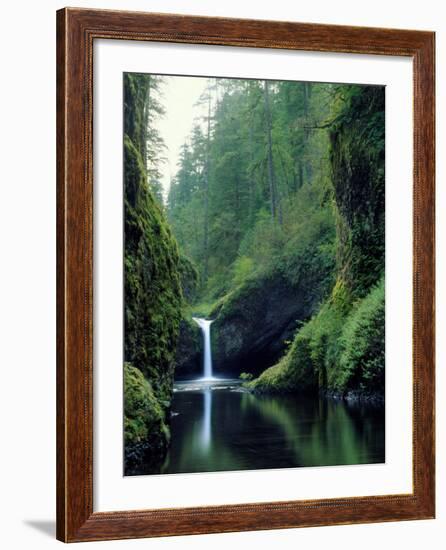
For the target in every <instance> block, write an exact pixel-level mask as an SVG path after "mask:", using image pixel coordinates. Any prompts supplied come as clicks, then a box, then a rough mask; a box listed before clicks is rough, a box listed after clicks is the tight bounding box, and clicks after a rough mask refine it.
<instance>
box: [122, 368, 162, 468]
mask: <svg viewBox="0 0 446 550" xmlns="http://www.w3.org/2000/svg"><path fill="white" fill-rule="evenodd" d="M169 437H170V436H169V428H168V427H167V424H166V412H165V407H164V406H163V405H162V404H161V403H160V402H159V401H158V399H157V398H156V396H155V393H154V391H153V388H152V386H151V384H150V383H149V382H148V381H147V380H146V378H144V376H143V374H142V372H141V371H140V370H139V369H137V368H136V367H133V366H132V365H130V363H125V364H124V441H125V453H124V455H125V460H124V462H125V471H126V474H131V473H132V471H133V469H134V468H135V467H136V466H138V465H139V464H140V463H141V462H144V463H145V464H146V465H147V464H149V465H155V464H158V463H159V462H160V461H161V460H162V459H163V458H164V454H165V451H166V449H167V446H168V443H169Z"/></svg>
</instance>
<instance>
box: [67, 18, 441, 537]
mask: <svg viewBox="0 0 446 550" xmlns="http://www.w3.org/2000/svg"><path fill="white" fill-rule="evenodd" d="M434 50H435V46H434V33H432V32H427V31H426V32H424V31H411V30H394V29H377V28H360V27H343V26H331V25H315V24H303V23H289V22H271V21H255V20H236V19H224V18H207V17H192V16H182V15H166V14H151V13H132V12H124V11H122V12H115V11H98V10H90V9H77V8H65V9H63V10H60V11H59V12H58V13H57V70H58V74H57V116H58V121H57V148H58V160H57V178H58V182H57V212H58V214H57V215H58V218H57V231H58V244H57V257H58V265H57V282H58V288H57V300H58V306H57V308H58V309H57V315H58V317H57V329H58V337H57V344H58V348H57V437H58V442H57V537H58V538H59V539H60V540H63V541H66V542H74V541H91V540H107V539H124V538H137V537H151V536H167V535H184V534H199V533H215V532H227V531H243V530H256V529H278V528H290V527H304V526H317V525H335V524H346V523H364V522H379V521H392V520H410V519H427V518H433V517H434V510H435V473H434V465H435V453H434V89H435V86H434Z"/></svg>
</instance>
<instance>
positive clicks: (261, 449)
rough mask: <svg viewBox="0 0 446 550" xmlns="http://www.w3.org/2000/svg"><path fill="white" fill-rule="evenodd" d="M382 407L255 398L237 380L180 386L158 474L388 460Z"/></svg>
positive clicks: (282, 397) (323, 400) (296, 398)
mask: <svg viewBox="0 0 446 550" xmlns="http://www.w3.org/2000/svg"><path fill="white" fill-rule="evenodd" d="M384 424H385V423H384V407H377V406H376V405H366V404H357V403H356V404H348V403H346V402H344V401H334V400H331V399H326V398H322V397H321V398H319V397H314V398H309V397H301V396H296V395H274V396H271V395H255V394H251V393H248V392H246V391H244V390H243V388H241V386H240V383H239V382H238V381H232V380H220V381H208V382H206V381H195V382H192V381H190V382H184V383H177V384H176V385H175V389H174V398H173V402H172V421H171V446H170V450H169V453H168V455H167V457H166V460H165V462H164V464H163V465H162V466H161V468H160V469H158V470H157V471H147V470H146V469H145V468H144V466H143V465H142V466H141V472H140V473H145V474H147V473H166V474H174V473H192V472H213V471H225V470H226V471H227V470H252V469H264V468H295V467H301V466H331V465H341V464H372V463H380V462H384V461H385V437H384V436H385V434H384Z"/></svg>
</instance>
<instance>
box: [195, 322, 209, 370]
mask: <svg viewBox="0 0 446 550" xmlns="http://www.w3.org/2000/svg"><path fill="white" fill-rule="evenodd" d="M192 319H193V320H194V321H195V322H196V323H197V325H198V326H199V327H200V328H201V332H202V333H203V344H204V357H203V378H204V379H205V380H212V378H213V376H212V351H211V324H212V322H213V321H209V319H200V318H199V317H192Z"/></svg>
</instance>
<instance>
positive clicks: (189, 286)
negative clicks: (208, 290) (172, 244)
mask: <svg viewBox="0 0 446 550" xmlns="http://www.w3.org/2000/svg"><path fill="white" fill-rule="evenodd" d="M178 270H179V274H180V281H181V288H182V291H183V296H184V298H185V299H186V300H187V301H188V302H193V300H194V298H195V296H196V293H197V290H198V284H199V280H198V271H197V268H196V267H195V264H194V263H193V262H192V260H190V259H189V258H187V257H186V256H180V263H179V266H178Z"/></svg>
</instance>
